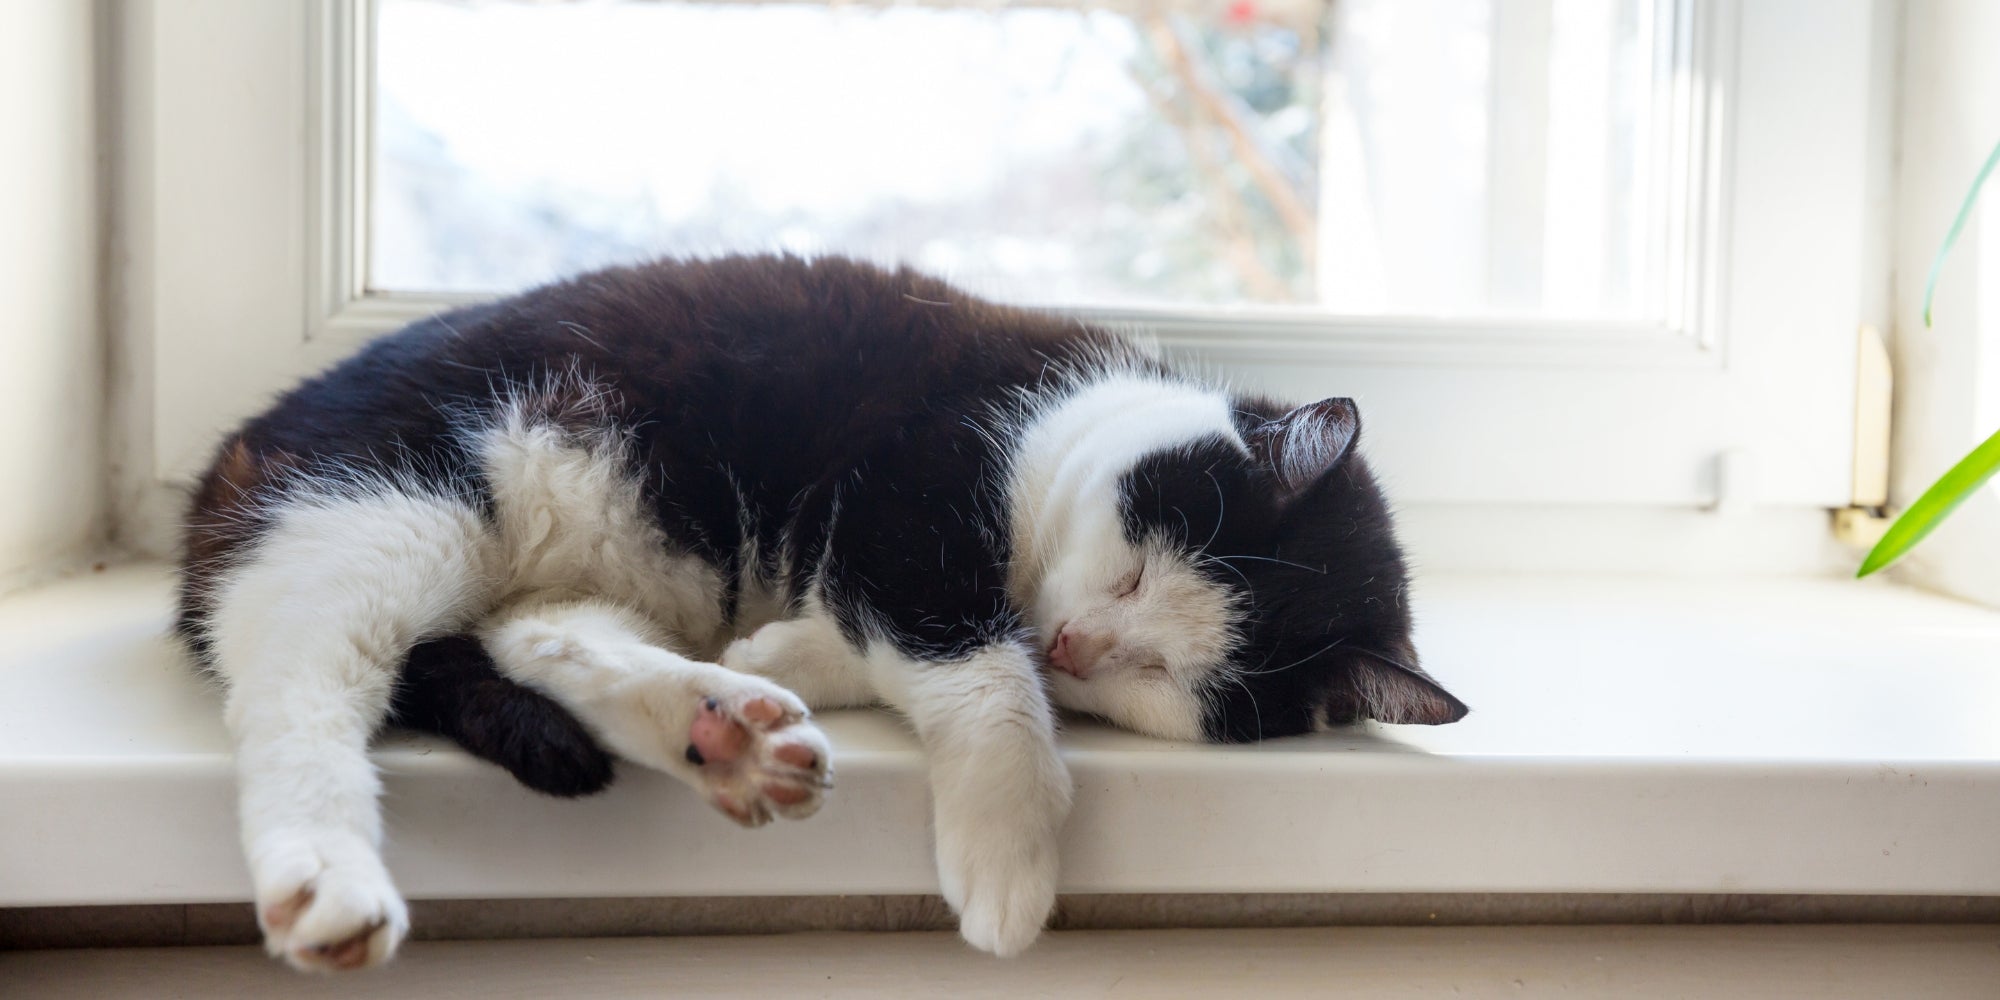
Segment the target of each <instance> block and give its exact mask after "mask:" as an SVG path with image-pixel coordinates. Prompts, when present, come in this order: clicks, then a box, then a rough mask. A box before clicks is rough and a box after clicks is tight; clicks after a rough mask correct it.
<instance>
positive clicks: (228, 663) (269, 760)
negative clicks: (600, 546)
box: [210, 490, 496, 971]
mask: <svg viewBox="0 0 2000 1000" xmlns="http://www.w3.org/2000/svg"><path fill="white" fill-rule="evenodd" d="M491 556H492V550H491V545H490V542H489V539H488V538H487V537H486V535H485V533H484V529H483V526H482V525H481V523H480V519H479V515H478V513H477V512H476V511H474V510H472V509H471V508H469V507H468V506H466V505H465V504H463V503H462V502H459V501H456V500H451V499H446V498H443V497H437V496H426V495H422V494H417V493H410V492H381V491H358V490H357V491H353V493H352V495H341V493H340V492H339V491H334V492H330V493H329V494H327V495H323V496H314V497H303V498H298V499H295V500H293V501H292V502H290V503H289V504H287V505H286V506H285V507H284V508H283V509H282V510H279V511H276V512H275V513H274V522H273V524H272V527H271V528H270V530H269V532H268V533H267V535H266V536H265V538H264V540H263V542H262V544H260V545H259V546H258V548H257V551H256V553H255V554H254V556H253V557H252V558H251V559H250V560H249V561H248V562H246V563H245V564H244V565H242V566H240V567H238V568H237V570H236V571H235V572H234V573H232V574H231V575H230V577H229V580H228V582H227V583H226V584H224V585H223V586H222V588H221V590H220V592H219V593H218V594H217V595H216V601H215V608H216V610H215V615H214V619H213V620H212V621H211V622H210V626H211V634H212V635H213V636H214V659H215V667H216V670H217V671H218V673H220V675H221V676H222V677H223V678H224V679H225V680H226V681H227V682H228V684H229V696H228V702H227V707H226V710H225V720H226V721H227V724H228V726H229V730H230V733H231V735H232V736H233V737H234V738H235V741H236V746H237V753H236V762H237V782H238V808H239V813H240V819H241V823H242V831H243V847H244V853H245V855H246V856H247V858H248V860H249V864H250V875H251V881H252V883H253V884H254V886H255V889H256V901H257V912H258V917H259V920H260V921H262V922H263V924H264V927H265V945H266V947H267V948H268V949H269V950H270V951H271V952H272V953H273V954H277V955H282V956H284V958H285V960H286V961H288V962H290V963H291V964H293V965H294V966H297V967H299V968H302V969H313V970H321V971H324V970H327V969H329V968H332V967H333V965H332V962H331V960H330V957H329V949H333V948H334V947H335V946H338V945H340V944H342V943H344V942H348V941H351V940H352V939H355V938H356V937H357V936H361V935H366V937H367V953H366V962H367V964H374V963H376V962H380V961H382V960H384V959H386V958H387V957H388V956H389V955H390V954H391V953H392V952H394V950H395V948H396V945H397V944H398V943H399V942H400V941H401V940H402V938H403V935H404V933H405V931H406V930H407V928H408V926H409V917H408V914H407V912H406V910H405V907H404V905H403V901H402V898H401V897H400V896H399V895H398V894H397V892H396V888H395V885H394V883H392V882H391V881H390V879H389V873H388V871H387V870H386V869H384V868H383V866H382V860H381V857H380V855H379V853H378V845H379V844H380V842H381V837H382V821H381V813H380V811H379V809H378V808H377V806H376V795H377V794H378V793H379V791H380V783H379V782H378V781H377V779H376V776H375V769H374V767H373V765H372V764H370V762H369V760H368V753H367V748H368V739H369V737H370V736H371V735H372V734H373V733H374V731H375V729H376V728H377V727H378V726H379V725H380V724H381V722H382V719H383V717H384V716H385V715H386V713H387V711H388V705H389V696H390V690H391V687H392V685H393V684H394V681H395V677H394V669H395V665H396V664H397V663H398V662H399V661H400V660H401V658H402V656H403V654H404V652H405V651H406V650H407V649H408V648H409V646H410V645H411V644H412V643H413V642H415V641H416V640H417V639H418V638H419V637H420V636H421V635H423V634H424V633H429V632H436V631H441V630H443V629H445V628H448V627H451V626H453V625H456V624H460V623H463V622H464V621H466V620H467V619H469V618H470V617H471V616H472V615H474V614H477V613H478V612H479V611H480V610H481V609H482V607H483V605H484V604H485V603H486V602H487V601H488V600H490V597H491V595H492V593H493V591H494V589H495V584H496V580H495V577H494V573H493V570H494V565H493V561H492V559H491Z"/></svg>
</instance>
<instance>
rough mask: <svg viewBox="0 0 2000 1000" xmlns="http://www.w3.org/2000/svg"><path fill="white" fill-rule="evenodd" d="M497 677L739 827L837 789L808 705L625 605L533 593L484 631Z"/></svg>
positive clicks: (806, 809)
mask: <svg viewBox="0 0 2000 1000" xmlns="http://www.w3.org/2000/svg"><path fill="white" fill-rule="evenodd" d="M481 638H482V641H483V642H484V644H485V646H486V649H487V650H488V651H489V652H491V653H492V655H493V659H494V661H495V662H496V663H497V664H498V665H499V667H500V671H501V673H503V674H505V675H507V676H508V677H510V678H512V679H513V680H516V681H519V682H520V683H522V684H525V685H528V686H530V687H533V688H536V689H538V690H541V691H543V692H545V693H547V694H548V695H549V696H550V697H552V698H554V699H555V700H556V701H558V702H560V703H561V704H562V705H563V707H565V708H567V709H569V710H570V711H571V712H574V713H575V714H576V716H577V717H578V718H580V719H582V720H583V722H584V724H585V725H586V726H588V727H589V728H590V729H591V731H592V732H593V733H594V734H595V735H596V736H597V738H598V739H600V740H602V741H603V742H604V744H605V746H607V747H609V748H610V749H611V750H612V751H613V752H614V753H616V754H618V755H619V756H621V757H624V758H626V759H627V760H631V761H634V762H636V763H639V764H643V765H645V766H647V767H651V768H655V769H657V770H661V771H665V772H667V773H669V774H672V775H673V776H675V777H676V778H679V779H680V780H681V781H683V782H685V783H687V784H688V785H690V786H691V787H693V788H694V789H696V790H697V791H699V792H701V793H702V795H703V797H705V798H706V799H708V801H709V802H710V803H711V804H712V805H714V806H715V807H716V808H717V809H719V810H721V811H722V812H723V813H725V814H727V815H728V816H729V817H730V818H732V819H734V820H736V821H737V822H738V823H741V824H743V825H744V826H761V825H763V824H764V823H767V822H769V821H770V820H771V819H772V818H774V817H783V818H785V819H802V818H804V817H806V816H810V815H812V814H813V813H814V812H815V811H817V810H818V809H819V806H820V802H821V799H822V797H823V796H824V794H825V792H826V790H827V789H828V788H830V787H831V786H832V770H831V763H832V761H831V753H830V748H829V746H828V744H827V741H826V737H825V736H824V735H823V734H822V733H821V732H820V731H819V728H818V727H816V726H814V725H813V724H812V723H811V722H808V721H806V719H807V716H808V715H809V714H810V713H809V712H808V711H807V709H806V705H805V703H804V702H802V701H800V700H799V699H798V697H797V696H795V695H793V694H792V693H791V692H790V691H787V690H785V689H784V688H782V687H779V686H778V685H776V684H773V683H771V682H770V681H767V680H764V679H763V678H761V677H752V676H749V675H747V674H741V673H737V672H736V671H733V670H729V669H726V668H724V667H721V666H718V665H716V664H713V663H702V662H699V661H695V660H690V659H688V658H687V657H684V656H681V655H679V654H677V653H674V652H672V651H670V650H668V649H666V648H664V646H663V644H662V643H663V639H664V637H662V636H659V635H656V634H655V633H654V630H653V628H652V626H651V625H650V623H649V622H647V621H646V619H645V618H644V617H643V616H641V615H639V614H638V613H637V612H634V611H632V610H630V609H627V608H624V607H622V606H619V605H617V604H614V603H610V602H607V601H601V600H593V599H580V600H579V599H570V600H558V601H529V602H525V603H520V604H516V605H515V606H513V607H510V608H508V609H506V610H504V611H502V612H501V613H499V614H497V615H495V616H494V617H493V619H492V620H491V621H490V622H489V623H488V624H487V625H486V626H485V628H484V634H483V635H482V637H481Z"/></svg>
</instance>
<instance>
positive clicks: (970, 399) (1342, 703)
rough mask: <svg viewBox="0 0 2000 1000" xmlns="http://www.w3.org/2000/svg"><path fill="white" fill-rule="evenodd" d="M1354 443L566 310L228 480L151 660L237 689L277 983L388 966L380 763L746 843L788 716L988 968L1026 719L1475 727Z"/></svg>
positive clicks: (1060, 772)
mask: <svg viewBox="0 0 2000 1000" xmlns="http://www.w3.org/2000/svg"><path fill="white" fill-rule="evenodd" d="M1359 430H1360V425H1359V420H1358V417H1357V415H1356V412H1355V409H1354V406H1353V404H1352V403H1351V402H1350V401H1348V400H1345V399H1329V400H1324V401H1321V402H1317V403H1310V404H1307V405H1305V406H1300V407H1297V408H1290V407H1285V406H1280V405H1277V404H1274V403H1272V402H1270V401H1268V400H1265V399H1261V398H1257V397H1249V396H1239V395H1233V394H1230V393H1228V392H1226V391H1224V390H1222V389H1220V388H1217V387H1215V386H1211V385H1208V384H1205V383H1203V382H1201V381H1198V380H1196V379H1193V378H1190V377H1188V376H1185V375H1181V374H1177V373H1176V372H1175V371H1174V370H1172V369H1171V368H1170V367H1168V366H1167V365H1165V364H1163V363H1162V362H1160V361H1158V360H1156V359H1155V358H1153V357H1152V356H1150V355H1149V354H1148V353H1147V352H1145V351H1143V350H1141V349H1139V348H1138V347H1136V346H1134V345H1133V344H1132V343H1129V342H1127V341H1126V340H1124V339H1122V338H1121V337H1119V336H1117V335H1115V334H1113V333H1112V332H1109V331H1106V330H1102V329H1096V328H1092V327H1089V326H1086V325H1082V324H1079V323H1078V322H1076V321H1074V320H1071V319H1067V318H1063V317H1060V316H1056V315H1051V314H1045V313H1039V312H1033V311H1027V310H1021V309H1014V308H1007V307H1003V306H998V305H994V304H991V303H988V302H985V301H982V300H980V299H977V298H974V297H971V296H968V295H966V294H964V293H962V292H960V291H958V290H956V289H954V288H952V287H950V286H948V285H946V284H944V283H942V282H939V281H937V280H934V279H931V278H927V277H924V276H922V275H919V274H915V273H912V272H910V271H907V270H898V271H887V270H882V269H878V268H875V267H872V266H869V265H865V264H861V263H857V262H854V261H850V260H845V259H840V258H825V259H819V260H813V261H805V260H800V259H797V258H792V257H730V258H723V259H717V260H710V261H683V262H662V263H656V264H650V265H646V266H641V267H631V268H621V269H614V270H609V271H603V272H599V273H595V274H589V275H585V276H582V277H579V278H576V279H574V280H571V281H567V282H563V283H560V284H555V285H550V286H547V287H544V288H541V289H537V290H535V291H531V292H528V293H526V294H524V295H520V296H518V297H515V298H512V299H508V300H505V301H501V302H497V303H493V304H490V305H481V306H475V307H471V308H466V309H460V310H457V311H455V312H451V313H447V314H444V315H441V316H438V317H435V318H433V319H429V320H425V321H422V322H419V323H416V324H414V325H412V326H410V327H408V328H406V329H404V330H402V331H400V332H398V333H395V334H392V335H389V336H386V337H383V338H382V339H380V340H378V341H376V342H375V343H373V344H371V345H370V346H369V347H367V348H366V349H365V350H363V351H362V352H361V353H360V354H359V355H357V356H355V357H354V358H352V359H350V360H348V361H347V362H345V363H343V364H341V365H339V366H337V367H336V368H334V369H333V370H331V371H329V372H327V373H326V374H323V375H320V376H318V377H317V378H314V379H311V380H309V381H307V382H306V383H304V384H303V385H301V386H299V387H298V388H296V389H294V390H292V391H291V392H289V393H288V394H286V395H285V396H283V397H282V398H280V399H279V400H278V402H277V403H276V404H275V405H274V406H272V408H271V409H270V410H269V411H268V412H266V413H264V414H263V415H262V416H259V417H257V418H256V419H254V420H251V421H250V422H249V423H248V424H246V425H245V426H244V427H243V428H242V429H240V430H239V431H237V432H236V433H235V434H233V435H232V436H231V437H229V439H228V440H227V441H226V442H225V443H224V444H223V445H222V447H221V449H220V451H219V453H218V455H217V457H216V459H215V462H214V464H213V466H212V467H211V468H210V469H209V470H208V472H207V473H206V475H205V476H203V478H202V479H201V481H200V484H199V487H198V489H197V492H196V495H195V497H194V500H193V504H192V509H191V513H190V517H189V525H188V530H187V538H186V548H187V552H186V558H185V563H184V566H183V574H182V588H181V592H180V612H179V619H178V629H179V631H180V633H181V634H182V635H183V636H184V637H185V638H186V640H187V641H188V643H189V644H190V646H191V647H192V648H193V649H194V650H195V652H196V654H197V655H198V657H199V658H200V659H201V660H202V662H203V663H204V664H206V665H207V666H208V667H209V668H210V669H212V670H213V672H214V673H215V674H216V675H217V676H219V677H220V678H221V679H222V680H224V681H225V682H226V684H227V687H228V699H227V706H226V720H227V723H228V727H229V730H230V733H231V735H232V737H233V738H234V740H235V743H236V748H237V752H236V759H237V769H238V781H239V797H240V811H241V820H242V828H243V844H244V849H245V851H246V853H247V855H248V859H249V864H250V870H251V875H252V879H253V882H254V885H255V890H256V901H257V913H258V918H259V920H260V922H261V924H262V926H263V929H264V933H265V937H266V943H267V947H268V948H269V949H270V950H271V951H272V952H273V953H274V954H279V955H283V956H284V957H285V959H286V960H288V961H289V962H291V963H292V964H294V965H296V966H299V967H301V968H307V969H335V968H354V967H359V966H364V965H370V964H374V963H377V962H380V961H383V960H384V959H386V958H388V957H389V956H390V954H391V953H392V952H393V951H394V950H395V948H396V946H397V944H398V943H399V942H400V941H401V939H402V937H403V935H404V932H405V930H406V928H407V924H408V918H407V915H406V911H405V907H404V904H403V901H402V899H401V897H400V896H399V895H398V894H397V891H396V889H395V886H394V884H393V882H392V881H391V880H390V877H389V873H388V872H387V871H386V870H385V868H384V867H383V864H382V860H381V857H380V854H379V851H378V844H379V841H380V839H381V819H380V812H379V810H378V808H377V804H376V796H377V794H378V792H379V787H380V786H379V783H378V781H377V778H376V775H375V772H374V769H373V768H372V767H371V765H370V763H369V760H368V756H367V745H368V741H369V738H370V737H371V736H372V735H373V734H374V733H375V732H376V731H377V729H379V728H380V727H381V726H383V725H384V724H385V722H388V721H391V720H392V717H393V720H395V721H400V722H403V723H405V724H408V725H413V726H417V727H420V728H427V729H432V730H436V731H438V732H442V733H444V734H446V735H448V736H450V737H452V738H454V739H456V740H457V741H458V742H460V743H461V744H463V745H464V746H465V747H466V748H467V749H468V750H470V751H471V752H473V753H474V754H477V755H479V756H481V757H484V758H486V759H489V760H492V761H495V762H496V763H499V764H501V765H502V766H504V767H506V768H508V769H509V770H510V771H512V772H513V773H514V774H515V775H516V776H517V777H518V778H519V779H520V780H521V781H523V782H524V783H526V784H528V785H530V786H532V787H535V788H538V789H541V790H543V791H547V792H550V793H553V794H559V795H576V794H583V793H587V792H591V791H595V790H596V789H598V788H601V787H603V786H604V785H605V784H606V783H607V782H609V781H610V779H611V773H612V772H611V757H610V756H609V754H607V750H608V751H609V753H610V754H615V755H617V756H618V757H622V758H625V759H626V760H629V761H633V762H636V763H638V764H641V765H644V766H647V767H653V768H658V769H660V770H663V771H666V772H668V773H670V774H672V775H674V776H675V777H677V778H679V779H680V780H682V781H684V782H686V783H687V784H688V785H690V786H692V787H693V788H694V789H696V790H697V791H698V792H700V793H701V794H702V795H703V796H705V797H706V798H707V800H708V801H709V802H710V803H711V804H713V805H714V806H715V807H716V808H718V809H720V810H721V811H722V812H724V813H726V814H728V815H729V816H730V817H731V818H733V819H735V820H736V821H737V822H739V823H742V824H744V825H746V826H756V825H759V824H761V823H764V822H766V821H768V820H770V819H772V818H774V817H775V818H787V819H795V818H801V817H804V816H807V815H810V814H811V813H812V812H813V811H814V810H815V809H816V808H818V806H819V803H820V801H821V798H822V796H823V795H824V794H825V793H826V791H827V789H828V788H829V787H830V775H831V773H832V772H831V765H832V761H831V759H830V754H829V747H828V745H827V742H826V740H825V738H824V737H823V736H822V735H821V733H820V732H819V730H818V729H816V728H815V727H814V725H813V724H812V722H811V717H810V711H809V709H811V708H830V707H836V706H848V705H865V704H872V703H876V702H886V703H887V704H889V705H891V706H893V707H894V708H896V709H897V710H898V711H900V712H901V713H902V714H903V716H904V717H905V718H907V719H908V721H909V723H910V724H911V726H912V727H913V728H914V729H915V731H916V734H917V736H918V737H919V738H920V740H921V742H922V744H923V746H924V748H925V751H926V753H927V754H928V756H929V760H930V772H931V789H932V799H933V806H934V823H935V829H934V834H935V846H936V854H937V864H938V873H939V880H940V882H941V884H942V886H943V892H944V896H945V899H946V900H947V901H948V902H949V903H950V904H951V906H952V908H953V909H954V910H955V911H956V912H957V913H958V914H959V916H960V928H961V932H962V933H963V935H964V937H965V939H966V940H967V941H969V942H970V943H972V944H973V945H975V946H977V947H979V948H982V949H985V950H987V951H991V952H995V953H998V954H1002V955H1009V954H1013V953H1015V952H1018V951H1020V950H1021V949H1023V948H1025V947H1026V946H1027V945H1028V944H1030V943H1031V942H1032V941H1033V940H1034V938H1035V936H1036V935H1037V934H1038V933H1039V931H1040V928H1041V926H1042V923H1043V921H1044V920H1045V918H1046V917H1047V915H1048V913H1049V911H1050V908H1051V906H1052V904H1053V901H1054V898H1055V887H1056V856H1055V843H1056V835H1057V832H1058V830H1059V828H1060V827H1061V825H1062V823H1063V820H1064V817H1065V815H1066V813H1067V811H1068V809H1069V803H1070V780H1069V776H1068V774H1067V773H1066V772H1065V770H1064V767H1063V764H1062V761H1061V759H1060V757H1059V756H1058V755H1057V749H1056V718H1055V714H1054V708H1055V706H1058V705H1060V706H1064V707H1068V708H1072V709H1076V710H1079V711H1082V712H1087V713H1090V714H1093V715H1097V716H1100V717H1102V718H1104V719H1107V720H1109V721H1111V722H1113V723H1116V724H1119V725H1122V726H1126V727H1129V728H1131V729H1135V730H1138V731H1139V732H1142V733H1150V734H1154V735H1157V736H1162V737H1167V738H1172V739H1180V740H1213V741H1218V742H1233V741H1245V740H1256V739H1261V738H1264V737H1271V736H1283V735H1288V734H1294V733H1303V732H1306V731H1308V730H1312V729H1315V728H1318V727H1322V726H1325V725H1329V724H1335V723H1344V722H1352V721H1355V720H1359V719H1363V718H1374V719H1380V720H1383V721H1386V722H1396V723H1425V724H1436V723H1443V722H1451V721H1454V720H1456V719H1458V718H1459V717H1461V716H1462V715H1463V714H1464V713H1465V711H1466V709H1465V707H1464V706H1463V705H1462V704H1460V703H1459V702H1458V700H1457V699H1455V698H1453V697H1452V696H1451V695H1450V694H1448V693H1446V692H1445V691H1444V690H1443V689H1442V688H1440V687H1439V686H1438V685H1437V684H1436V683H1435V682H1433V681H1432V680H1431V679H1430V678H1429V677H1428V676H1427V675H1425V674H1424V673H1423V672H1422V671H1421V670H1420V669H1418V666H1417V658H1416V653H1415V651H1414V650H1413V649H1412V648H1411V644H1410V609H1409V606H1408V603H1407V601H1406V599H1405V597H1406V590H1407V576H1406V572H1405V569H1404V565H1403V561H1402V557H1401V554H1400V551H1399V549H1398V547H1397V544H1396V542H1395V539H1394V537H1393V534H1392V531H1391V525H1390V520H1389V514H1388V510H1387V506H1386V503H1385V501H1384V499H1383V497H1382V494H1381V492H1380V490H1379V489H1378V488H1377V486H1376V484H1375V481H1374V479H1373V478H1372V477H1371V476H1370V475H1369V472H1368V469H1367V466H1366V465H1365V464H1364V463H1363V461H1362V459H1361V456H1360V455H1359V454H1357V452H1356V449H1355V439H1356V437H1357V435H1358V433H1359Z"/></svg>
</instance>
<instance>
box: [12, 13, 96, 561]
mask: <svg viewBox="0 0 2000 1000" xmlns="http://www.w3.org/2000/svg"><path fill="white" fill-rule="evenodd" d="M93 10H94V5H92V4H89V3H78V2H76V0H28V2H23V3H10V4H8V5H7V11H6V15H5V27H4V28H0V304H4V305H5V307H6V316H7V318H6V325H5V326H4V327H0V589H4V588H5V587H6V586H7V585H8V583H9V581H10V580H12V579H17V578H19V577H21V576H23V575H26V574H29V573H33V572H34V571H36V570H37V569H39V568H41V567H43V566H47V565H49V564H52V563H56V562H59V561H62V560H65V559H68V558H70V557H72V556H74V555H75V554H76V553H77V552H78V551H79V550H81V549H83V548H85V547H86V546H88V545H90V544H91V543H92V542H94V541H95V540H96V539H97V537H98V536H99V535H100V534H101V533H102V530H103V529H102V525H101V524H100V521H101V518H102V512H101V511H102V506H103V504H102V499H101V494H102V492H103V488H104V487H103V483H104V476H105V471H104V446H103V434H104V423H103V419H102V417H101V411H102V409H103V389H102V384H103V380H104V376H103V364H104V350H103V345H102V340H103V338H102V336H101V335H100V332H99V328H98V303H97V294H98V285H97V274H98V270H97V253H98V226H99V214H98V209H97V136H96V121H97V116H96V84H95V81H94V80H93V67H94V66H95V59H94V56H93V51H94V50H93V46H94V44H95V43H94V38H93V34H92V27H93V22H94V16H93Z"/></svg>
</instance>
